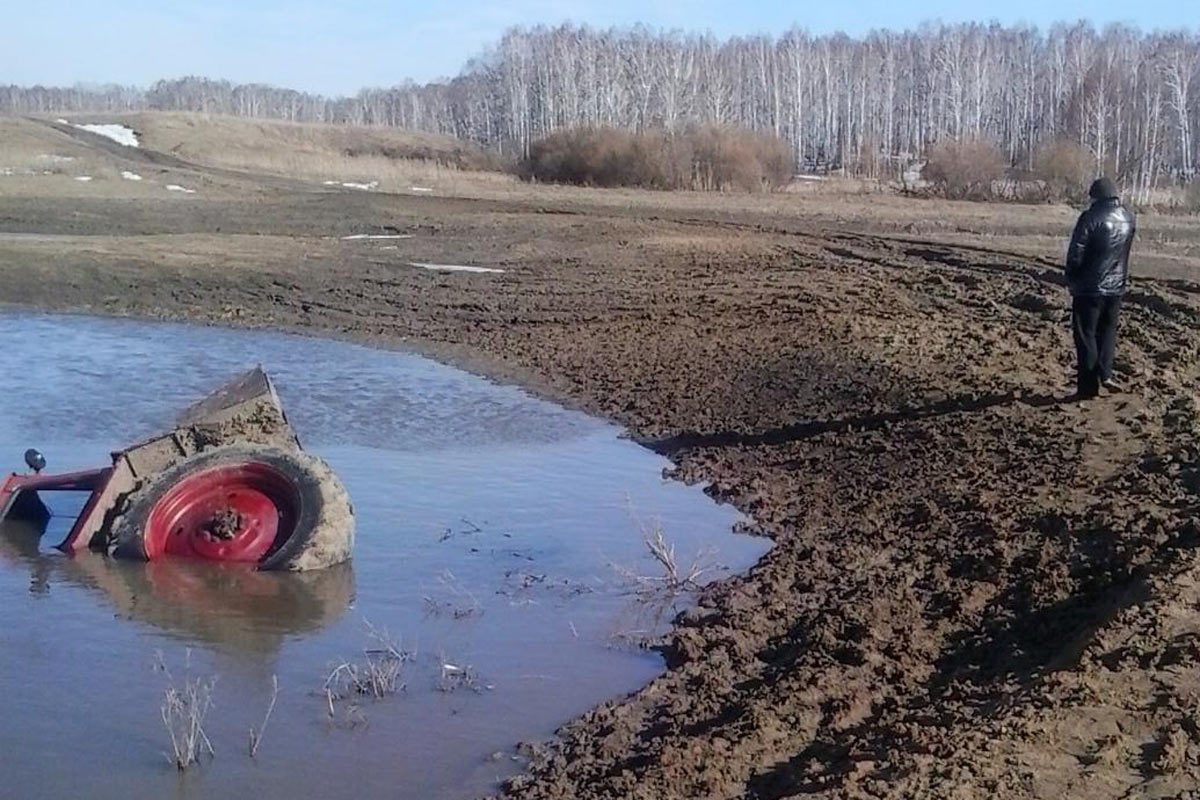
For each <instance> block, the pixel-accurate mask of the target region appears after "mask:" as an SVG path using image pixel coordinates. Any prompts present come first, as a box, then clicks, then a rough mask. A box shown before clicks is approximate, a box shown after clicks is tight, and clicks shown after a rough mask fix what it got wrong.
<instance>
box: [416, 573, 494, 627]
mask: <svg viewBox="0 0 1200 800" xmlns="http://www.w3.org/2000/svg"><path fill="white" fill-rule="evenodd" d="M438 586H439V587H440V588H439V591H438V593H437V594H436V595H434V594H427V595H425V596H424V601H425V613H426V614H428V615H429V616H437V617H440V616H449V617H452V618H453V619H467V618H469V617H475V616H478V615H480V614H482V613H483V603H481V602H479V598H478V597H476V596H475V594H474V593H472V592H471V590H469V589H468V588H467V587H466V586H464V585H463V583H462V581H460V580H459V579H458V578H457V577H455V575H454V573H453V572H451V571H450V570H443V572H442V574H441V575H439V576H438Z"/></svg>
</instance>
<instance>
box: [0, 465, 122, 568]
mask: <svg viewBox="0 0 1200 800" xmlns="http://www.w3.org/2000/svg"><path fill="white" fill-rule="evenodd" d="M111 476H112V468H111V467H102V468H100V469H90V470H85V471H83V472H69V473H67V474H65V475H39V474H34V475H17V474H16V473H13V474H11V475H9V476H8V477H7V478H5V479H4V483H3V484H0V521H3V520H6V519H29V520H39V521H44V520H45V519H46V518H47V517H49V511H47V509H46V506H45V504H44V503H43V502H42V500H41V498H40V497H39V496H38V493H39V492H87V493H88V500H87V502H86V503H84V506H83V510H82V511H81V512H80V513H79V517H78V518H76V520H75V524H74V525H72V526H71V531H70V533H68V534H67V538H65V539H64V540H63V541H62V542H60V543H59V544H58V545H57V547H58V549H59V550H62V551H64V552H67V553H69V552H72V551H73V550H74V549H75V543H76V542H77V541H78V540H79V537H80V534H81V533H82V532H83V530H84V528H86V527H87V521H88V520H90V519H92V517H93V515H94V514H95V512H96V507H97V506H98V504H99V500H100V497H101V496H102V495H103V494H104V488H105V487H106V486H107V485H108V480H109V478H110V477H111Z"/></svg>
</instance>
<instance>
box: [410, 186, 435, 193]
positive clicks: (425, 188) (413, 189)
mask: <svg viewBox="0 0 1200 800" xmlns="http://www.w3.org/2000/svg"><path fill="white" fill-rule="evenodd" d="M408 190H409V191H410V192H420V193H421V194H428V193H429V192H432V191H433V189H430V188H429V187H428V186H410V187H408Z"/></svg>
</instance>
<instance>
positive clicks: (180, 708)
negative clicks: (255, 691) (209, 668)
mask: <svg viewBox="0 0 1200 800" xmlns="http://www.w3.org/2000/svg"><path fill="white" fill-rule="evenodd" d="M190 666H191V651H190V650H189V651H188V654H187V664H186V666H185V669H190ZM155 669H157V670H158V671H159V672H161V673H162V674H163V675H165V676H166V679H167V684H168V685H167V688H166V689H165V690H164V692H163V702H162V705H161V706H160V707H159V713H160V715H161V717H162V722H163V726H164V727H165V728H166V729H167V734H168V736H169V737H170V741H171V752H170V753H164V755H165V756H166V758H167V761H169V762H170V763H172V764H174V765H175V767H176V768H177V769H179V770H181V771H182V770H186V769H187V768H188V767H190V766H192V765H193V764H198V763H199V760H200V756H202V755H203V754H205V753H207V754H208V756H209V757H210V758H212V757H213V756H215V755H216V751H215V750H214V749H213V746H212V742H211V741H210V740H209V738H208V734H207V733H205V732H204V720H205V718H206V717H207V716H208V712H209V710H210V709H211V708H212V693H213V687H214V686H215V685H216V678H201V677H192V676H190V675H188V674H186V673H185V674H184V676H183V680H182V683H179V684H177V683H176V681H175V678H174V676H173V675H172V674H171V670H170V669H169V668H168V667H167V665H166V662H165V661H164V660H163V656H162V653H158V654H157V661H156V664H155Z"/></svg>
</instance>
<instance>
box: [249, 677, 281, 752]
mask: <svg viewBox="0 0 1200 800" xmlns="http://www.w3.org/2000/svg"><path fill="white" fill-rule="evenodd" d="M278 697H279V676H278V675H272V676H271V702H270V703H268V704H267V713H266V714H264V715H263V721H262V725H259V726H258V730H257V731H255V730H254V726H253V725H251V726H250V757H251V758H254V757H255V756H257V755H258V746H259V745H260V744H262V737H263V734H264V733H266V732H267V723H268V722H270V721H271V712H272V711H274V710H275V700H276V699H277V698H278Z"/></svg>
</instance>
